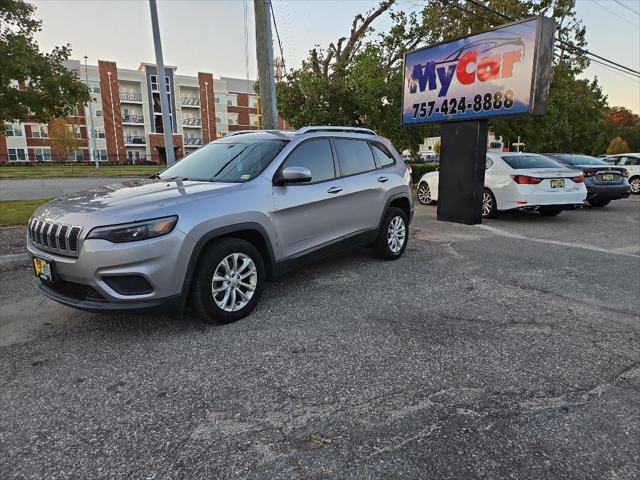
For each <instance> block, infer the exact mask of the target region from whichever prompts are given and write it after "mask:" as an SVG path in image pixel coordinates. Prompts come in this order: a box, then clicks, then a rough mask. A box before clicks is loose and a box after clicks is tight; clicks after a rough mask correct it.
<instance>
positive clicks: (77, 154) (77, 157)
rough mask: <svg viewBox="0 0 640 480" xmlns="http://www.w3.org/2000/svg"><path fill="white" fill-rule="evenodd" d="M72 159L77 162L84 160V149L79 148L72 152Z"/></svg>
mask: <svg viewBox="0 0 640 480" xmlns="http://www.w3.org/2000/svg"><path fill="white" fill-rule="evenodd" d="M71 160H73V161H75V162H81V161H82V160H84V153H83V152H82V150H81V149H77V150H74V151H73V152H71Z"/></svg>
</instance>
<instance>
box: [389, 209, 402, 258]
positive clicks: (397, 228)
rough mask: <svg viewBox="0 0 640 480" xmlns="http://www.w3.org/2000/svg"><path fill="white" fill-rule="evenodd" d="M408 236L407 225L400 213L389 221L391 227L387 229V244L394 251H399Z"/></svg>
mask: <svg viewBox="0 0 640 480" xmlns="http://www.w3.org/2000/svg"><path fill="white" fill-rule="evenodd" d="M406 238H407V227H405V225H404V220H403V219H402V217H401V216H400V215H398V216H395V217H393V218H392V219H391V222H389V228H388V230H387V245H388V246H389V250H391V252H392V253H398V252H399V251H400V250H401V249H402V246H403V245H404V242H405V239H406Z"/></svg>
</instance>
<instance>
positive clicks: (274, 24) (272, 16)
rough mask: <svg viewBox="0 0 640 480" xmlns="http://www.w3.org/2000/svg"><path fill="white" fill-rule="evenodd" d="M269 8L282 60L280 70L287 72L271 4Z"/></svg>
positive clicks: (270, 3)
mask: <svg viewBox="0 0 640 480" xmlns="http://www.w3.org/2000/svg"><path fill="white" fill-rule="evenodd" d="M269 6H270V7H271V18H273V26H274V28H275V31H276V38H277V39H278V48H279V49H280V60H282V68H283V70H284V71H285V73H286V71H287V67H286V66H285V64H284V53H283V52H282V42H281V41H280V34H279V33H278V24H277V23H276V14H275V13H273V2H269Z"/></svg>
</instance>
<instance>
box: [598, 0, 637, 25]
mask: <svg viewBox="0 0 640 480" xmlns="http://www.w3.org/2000/svg"><path fill="white" fill-rule="evenodd" d="M593 3H595V4H596V5H598V6H599V7H600V8H602V9H604V10H606V11H607V12H609V13H610V14H611V15H615V16H616V17H618V18H619V19H620V20H622V21H623V22H625V23H628V24H629V25H631V26H632V27H634V28H640V27H638V25H636V24H635V23H633V22H631V21H629V20H627V19H626V18H624V17H623V16H622V15H620V14H618V13H616V12H614V11H613V10H611V9H610V8H608V7H605V6H604V5H603V4H602V3H600V2H598V1H597V0H596V1H595V2H593ZM621 5H623V4H621ZM623 6H624V5H623Z"/></svg>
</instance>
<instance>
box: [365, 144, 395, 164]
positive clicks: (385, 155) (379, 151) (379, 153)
mask: <svg viewBox="0 0 640 480" xmlns="http://www.w3.org/2000/svg"><path fill="white" fill-rule="evenodd" d="M371 150H373V155H374V156H375V157H376V161H377V162H378V165H379V166H380V167H388V166H389V165H393V164H394V162H395V160H394V159H393V157H392V156H391V154H390V153H389V152H387V149H386V148H384V147H383V146H381V145H378V144H375V143H372V144H371Z"/></svg>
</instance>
